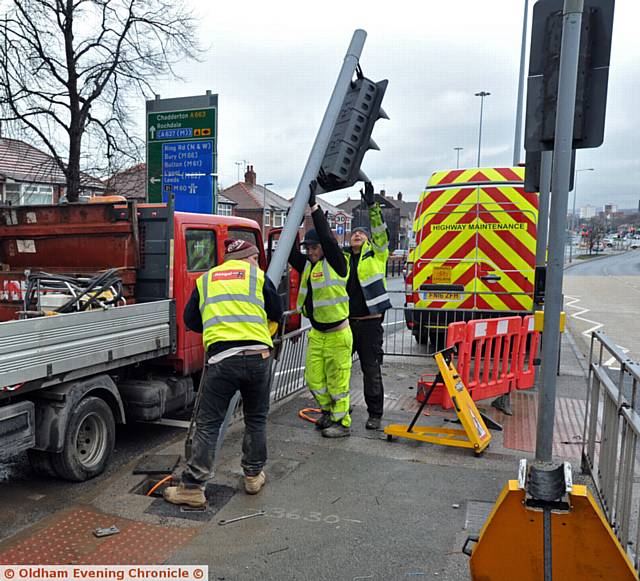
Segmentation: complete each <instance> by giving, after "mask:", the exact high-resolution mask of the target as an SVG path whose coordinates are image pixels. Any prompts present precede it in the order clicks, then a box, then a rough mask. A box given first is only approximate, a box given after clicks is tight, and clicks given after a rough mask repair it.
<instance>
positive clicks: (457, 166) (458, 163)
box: [453, 147, 464, 169]
mask: <svg viewBox="0 0 640 581" xmlns="http://www.w3.org/2000/svg"><path fill="white" fill-rule="evenodd" d="M453 149H455V150H456V169H458V168H459V167H460V152H461V151H462V150H463V149H464V147H454V148H453Z"/></svg>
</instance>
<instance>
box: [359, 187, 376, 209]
mask: <svg viewBox="0 0 640 581" xmlns="http://www.w3.org/2000/svg"><path fill="white" fill-rule="evenodd" d="M360 195H361V196H362V199H363V200H364V201H365V203H366V204H367V206H373V205H374V204H375V203H376V199H375V197H374V195H373V184H372V183H371V182H364V190H360Z"/></svg>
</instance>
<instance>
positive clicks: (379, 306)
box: [345, 203, 391, 314]
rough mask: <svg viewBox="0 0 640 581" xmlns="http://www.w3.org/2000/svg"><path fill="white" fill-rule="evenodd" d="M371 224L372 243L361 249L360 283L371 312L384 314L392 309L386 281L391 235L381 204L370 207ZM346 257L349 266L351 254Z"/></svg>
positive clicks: (359, 263) (364, 245)
mask: <svg viewBox="0 0 640 581" xmlns="http://www.w3.org/2000/svg"><path fill="white" fill-rule="evenodd" d="M369 222H370V223H371V241H370V242H369V241H367V242H365V243H364V244H363V245H362V248H361V249H360V260H359V261H358V273H357V274H358V281H359V282H360V286H361V287H362V294H363V295H364V300H365V302H366V303H367V308H368V309H369V312H370V313H371V314H375V313H384V312H385V311H386V310H387V309H390V308H391V301H390V300H389V294H388V293H387V279H386V274H387V259H388V258H389V233H388V232H387V225H386V224H385V223H384V220H383V219H382V210H381V209H380V204H378V203H376V204H374V205H373V206H370V207H369ZM345 255H346V256H347V264H349V253H348V252H345Z"/></svg>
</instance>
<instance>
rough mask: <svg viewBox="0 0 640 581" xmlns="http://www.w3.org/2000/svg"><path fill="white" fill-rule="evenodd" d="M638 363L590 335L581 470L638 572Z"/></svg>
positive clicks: (603, 338) (607, 341) (601, 335)
mask: <svg viewBox="0 0 640 581" xmlns="http://www.w3.org/2000/svg"><path fill="white" fill-rule="evenodd" d="M639 388H640V365H639V364H638V363H637V362H635V361H633V360H632V359H631V358H630V357H629V356H628V355H627V354H626V353H624V352H623V351H622V349H620V347H618V345H616V343H615V342H614V341H612V340H611V339H610V338H609V337H607V336H606V335H605V334H604V333H602V332H600V331H595V332H593V333H592V335H591V349H590V355H589V374H588V378H587V401H586V409H585V423H584V430H583V437H582V454H581V468H582V472H583V473H584V474H587V475H590V476H591V478H592V480H593V484H594V487H595V490H596V492H597V495H598V499H599V501H600V504H601V506H602V508H603V512H604V513H605V516H606V518H607V520H608V522H609V524H610V526H611V528H612V530H613V532H614V534H615V535H616V537H617V538H618V540H619V541H620V544H621V545H622V546H623V547H625V549H626V551H627V554H628V555H629V557H630V559H631V560H632V562H633V565H634V567H635V570H636V572H638V571H640V551H639V547H640V524H639V522H640V516H639V513H640V482H638V476H637V475H638V471H639V470H640V459H639V458H638V439H639V438H640V413H639V411H640V393H638V392H639Z"/></svg>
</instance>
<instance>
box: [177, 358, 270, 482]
mask: <svg viewBox="0 0 640 581" xmlns="http://www.w3.org/2000/svg"><path fill="white" fill-rule="evenodd" d="M270 361H271V359H270V358H268V359H264V358H263V357H262V356H261V355H235V356H233V357H229V358H227V359H223V360H222V361H220V362H219V363H216V364H214V365H210V366H209V367H208V368H207V375H206V377H205V382H204V386H203V389H204V393H203V394H202V398H201V399H200V408H199V410H198V415H197V417H196V431H195V434H194V436H193V446H192V452H191V457H190V458H189V459H188V460H187V467H186V469H185V470H184V472H183V473H182V482H183V483H184V484H185V485H187V486H198V487H204V485H205V484H206V482H207V480H209V478H211V477H213V468H214V464H215V454H216V443H217V442H218V434H219V432H220V426H221V425H222V422H223V420H224V417H225V414H226V413H227V409H228V407H229V403H230V401H231V398H232V397H233V396H234V394H235V393H236V391H238V390H239V391H240V394H241V396H242V409H243V412H244V425H245V431H244V440H243V442H242V461H241V465H242V469H243V470H244V473H245V475H246V476H256V475H257V474H260V471H261V470H262V468H263V466H264V465H265V463H266V461H267V415H268V414H269V374H270V371H271V365H270Z"/></svg>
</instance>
